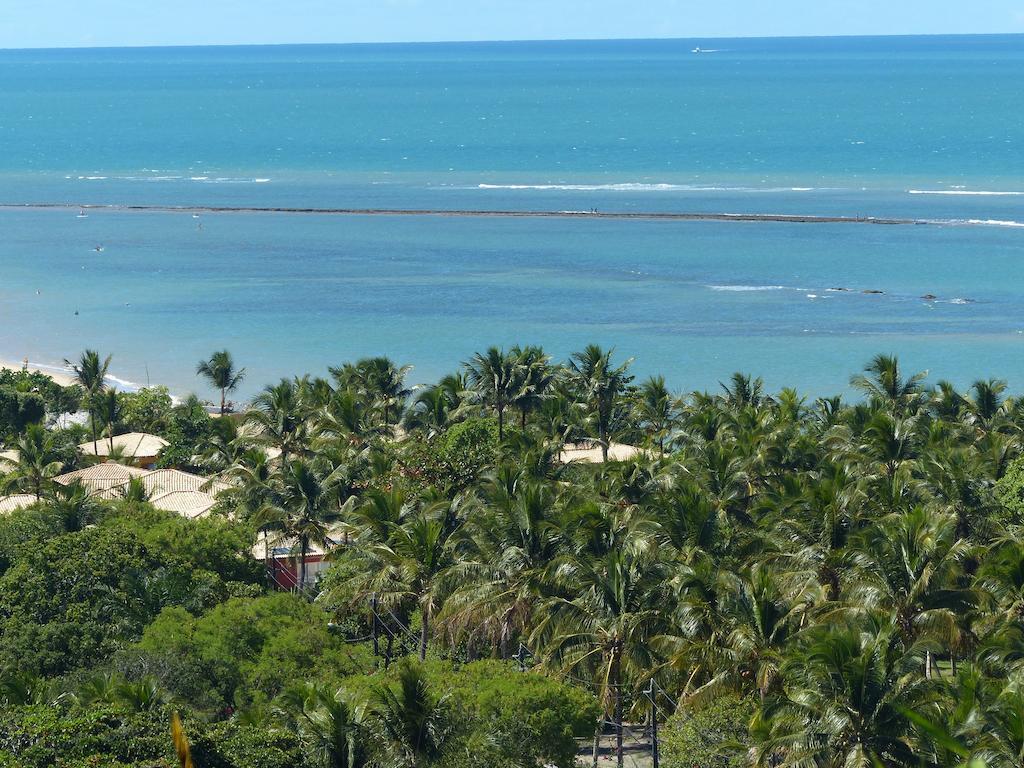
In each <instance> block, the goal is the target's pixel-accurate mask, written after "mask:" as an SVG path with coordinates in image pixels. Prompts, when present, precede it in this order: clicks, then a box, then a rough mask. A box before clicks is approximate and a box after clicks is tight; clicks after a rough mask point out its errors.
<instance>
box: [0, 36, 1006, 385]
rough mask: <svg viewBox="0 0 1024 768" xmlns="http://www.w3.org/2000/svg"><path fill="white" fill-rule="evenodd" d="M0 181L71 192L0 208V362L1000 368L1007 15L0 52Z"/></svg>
mask: <svg viewBox="0 0 1024 768" xmlns="http://www.w3.org/2000/svg"><path fill="white" fill-rule="evenodd" d="M698 47H699V48H700V49H701V51H702V52H700V53H694V52H693V49H694V48H698ZM0 203H2V204H10V205H18V206H21V205H47V204H62V205H68V206H70V207H68V208H58V209H40V208H33V207H26V208H24V209H20V210H19V209H11V208H6V209H0V359H9V360H20V359H22V358H23V357H25V356H26V355H27V356H29V357H30V358H31V359H32V360H34V361H42V362H48V363H57V362H59V361H60V360H61V359H63V358H64V357H71V356H74V355H76V354H77V353H78V352H79V351H80V350H81V349H83V348H85V347H96V348H99V349H100V350H101V351H102V352H104V353H112V354H113V355H114V365H113V368H114V370H115V372H116V373H117V374H118V376H119V377H121V378H123V379H126V380H129V381H133V382H137V383H140V384H145V383H146V382H147V381H149V382H152V383H157V382H159V383H165V384H168V385H169V386H170V387H171V388H172V390H173V391H175V392H177V393H184V392H186V391H190V390H193V389H199V391H200V393H201V394H203V395H207V396H208V395H209V394H210V393H208V392H206V391H205V390H203V389H202V385H201V383H200V382H198V381H197V380H196V378H195V376H194V375H193V372H194V368H195V364H196V361H198V360H199V359H200V358H202V357H204V356H206V355H208V354H209V353H210V352H211V351H213V350H214V349H220V348H223V347H227V348H229V349H230V350H231V351H232V352H233V353H234V355H235V357H236V359H237V360H238V361H239V363H240V364H242V365H244V366H246V367H247V369H248V371H249V376H248V379H247V385H246V390H245V392H244V393H243V394H245V395H249V394H252V393H253V392H254V391H256V390H257V389H258V388H259V387H261V386H262V385H263V384H265V383H267V382H270V381H272V380H274V379H275V378H276V377H279V376H281V375H286V374H294V373H302V372H307V371H308V372H311V373H316V374H320V373H323V372H324V371H325V370H326V368H327V366H328V365H337V364H339V363H341V362H342V361H345V360H349V359H352V358H355V357H358V356H362V355H369V354H387V355H390V356H391V357H393V358H395V359H396V360H398V361H399V362H402V363H410V364H412V365H414V366H415V367H414V372H413V374H412V377H411V378H412V380H413V382H414V383H417V382H427V381H431V380H433V379H436V378H437V377H438V376H440V375H442V374H443V373H445V372H447V371H449V370H451V369H453V368H454V367H456V366H457V365H458V364H459V363H460V361H462V360H464V359H466V358H467V357H468V356H469V355H470V354H472V353H473V352H474V351H477V350H480V349H482V348H484V347H486V346H487V345H490V344H497V345H506V346H508V345H512V344H514V343H523V344H525V343H534V344H541V345H543V346H544V347H545V348H546V349H547V350H548V351H549V352H550V353H551V354H553V355H554V356H556V357H564V356H566V355H567V354H569V353H570V352H572V351H573V350H575V349H578V348H581V347H582V346H584V345H585V344H587V343H590V342H596V343H600V344H602V345H606V346H614V347H615V348H616V349H617V351H618V352H619V353H620V354H621V356H622V357H627V356H628V357H634V358H635V363H634V368H635V371H636V372H637V374H638V375H641V376H643V375H647V374H650V373H655V372H660V373H663V374H664V375H665V376H666V378H667V379H668V381H669V382H670V383H671V385H672V386H673V387H674V388H675V389H677V390H681V391H682V390H689V389H713V388H715V387H717V382H718V381H719V380H722V379H724V378H725V377H727V376H728V375H729V374H730V373H731V372H733V371H736V370H741V371H745V372H749V373H754V374H757V375H760V376H763V377H764V379H765V381H766V384H767V385H768V386H769V387H771V388H778V387H781V386H785V385H793V386H797V387H799V388H801V389H803V390H804V391H806V392H808V393H809V394H811V395H823V394H832V393H837V392H842V391H844V390H846V389H847V385H848V380H849V377H850V375H851V374H853V373H855V372H856V371H857V370H859V369H860V368H861V367H862V365H863V364H864V363H865V362H866V361H867V360H868V359H869V358H870V357H871V356H872V355H873V354H875V353H878V352H886V353H895V354H898V355H899V356H900V357H901V359H903V361H904V362H905V364H906V365H907V367H908V368H913V369H928V370H930V371H931V375H930V380H931V381H933V382H934V381H937V380H939V379H943V378H945V379H949V380H952V381H954V382H955V383H957V384H959V385H961V386H965V385H967V384H969V383H970V382H971V381H972V380H973V379H975V378H980V377H990V376H995V377H1001V378H1005V379H1008V380H1009V382H1010V385H1011V388H1013V389H1015V390H1017V391H1020V390H1022V389H1024V36H971V37H919V38H914V37H906V38H833V39H770V40H768V39H766V40H754V39H744V40H680V41H608V42H557V43H486V44H482V43H481V44H444V45H374V46H279V47H232V48H177V49H106V50H99V49H97V50H60V51H0ZM99 204H110V205H118V206H124V205H134V206H147V205H156V206H200V207H202V206H224V207H237V206H249V207H266V208H271V207H301V208H341V207H344V208H360V209H371V208H388V209H432V210H505V211H510V210H534V211H591V210H595V209H596V210H598V211H600V212H619V211H621V212H634V213H635V212H713V213H792V214H805V215H827V216H830V215H839V216H855V217H856V216H876V217H896V218H907V219H914V220H921V221H927V222H931V223H928V224H920V225H900V226H882V225H872V224H822V223H814V224H809V223H777V222H736V221H733V222H728V221H727V222H721V221H657V220H644V219H637V220H615V219H602V218H599V217H588V216H587V215H585V214H583V215H580V216H577V217H574V218H515V219H511V218H476V217H457V216H448V217H439V216H415V217H414V216H379V215H364V216H352V215H320V214H294V213H237V212H224V213H207V212H203V213H201V214H193V213H192V212H166V211H124V210H98V209H89V210H87V211H85V213H84V214H81V215H80V213H79V207H78V206H85V205H99ZM839 289H843V290H839ZM864 291H881V293H865V292H864ZM924 296H934V297H935V298H927V299H926V298H922V297H924Z"/></svg>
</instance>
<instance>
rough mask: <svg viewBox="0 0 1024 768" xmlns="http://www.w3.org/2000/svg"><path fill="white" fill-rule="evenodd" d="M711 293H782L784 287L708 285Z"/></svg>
mask: <svg viewBox="0 0 1024 768" xmlns="http://www.w3.org/2000/svg"><path fill="white" fill-rule="evenodd" d="M707 287H708V288H710V289H711V290H712V291H730V292H736V293H748V292H750V291H784V290H786V286H784V285H709V286H707Z"/></svg>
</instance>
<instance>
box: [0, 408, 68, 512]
mask: <svg viewBox="0 0 1024 768" xmlns="http://www.w3.org/2000/svg"><path fill="white" fill-rule="evenodd" d="M14 451H15V453H16V454H17V460H16V461H13V462H12V461H8V462H5V464H4V466H6V467H8V469H9V471H8V472H7V474H6V475H5V476H3V482H2V485H0V487H2V488H3V489H4V492H5V493H9V492H10V491H12V490H25V491H28V492H30V493H32V494H33V495H34V496H35V497H36V500H37V501H38V500H39V499H41V498H42V496H43V491H44V490H46V489H47V488H48V487H49V484H50V481H51V480H52V479H53V478H54V477H56V476H57V475H59V474H60V471H61V468H62V467H63V464H62V463H61V459H60V454H59V453H58V451H57V445H56V439H55V438H54V436H53V434H52V433H51V432H49V431H47V429H46V428H45V427H44V426H43V425H42V424H29V425H28V428H27V429H26V430H25V434H24V435H22V436H21V438H20V439H19V440H18V442H17V443H16V444H15V446H14Z"/></svg>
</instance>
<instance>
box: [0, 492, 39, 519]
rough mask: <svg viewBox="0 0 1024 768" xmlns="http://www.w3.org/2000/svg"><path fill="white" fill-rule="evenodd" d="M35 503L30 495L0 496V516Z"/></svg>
mask: <svg viewBox="0 0 1024 768" xmlns="http://www.w3.org/2000/svg"><path fill="white" fill-rule="evenodd" d="M35 503H36V497H35V496H33V495H32V494H30V493H19V494H15V495H14V496H0V514H3V513H5V512H14V511H15V510H17V509H24V508H25V507H28V506H31V505H33V504H35Z"/></svg>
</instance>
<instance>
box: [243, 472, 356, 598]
mask: <svg viewBox="0 0 1024 768" xmlns="http://www.w3.org/2000/svg"><path fill="white" fill-rule="evenodd" d="M271 482H272V486H271V488H272V490H271V491H270V493H269V495H270V497H271V499H272V500H271V501H270V502H269V503H268V504H266V505H265V506H264V508H263V509H262V510H261V511H260V514H259V515H258V522H259V523H260V525H261V527H263V528H266V529H268V530H273V529H276V530H277V531H279V532H280V534H281V535H282V536H285V537H288V538H292V539H294V540H295V542H296V547H297V549H298V555H299V579H298V586H299V588H300V589H304V588H305V587H306V582H307V578H306V559H307V556H308V554H309V548H310V545H313V544H316V545H318V546H320V547H322V548H324V549H325V550H326V549H327V548H328V547H329V546H330V545H331V544H332V543H333V542H332V540H331V538H330V535H329V532H330V524H331V523H332V522H333V521H335V520H337V519H338V518H340V517H341V514H342V510H341V508H340V507H339V506H338V505H337V503H336V501H337V499H336V497H335V496H334V495H333V494H332V493H331V492H330V491H331V484H332V482H333V477H332V476H331V475H328V476H326V477H323V476H321V475H320V474H318V473H317V472H316V471H315V470H314V468H313V467H312V466H311V465H310V464H309V463H308V462H307V461H305V460H303V459H291V460H287V461H285V462H284V463H283V465H282V466H281V469H280V471H279V473H277V474H275V475H274V476H272V479H271Z"/></svg>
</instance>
